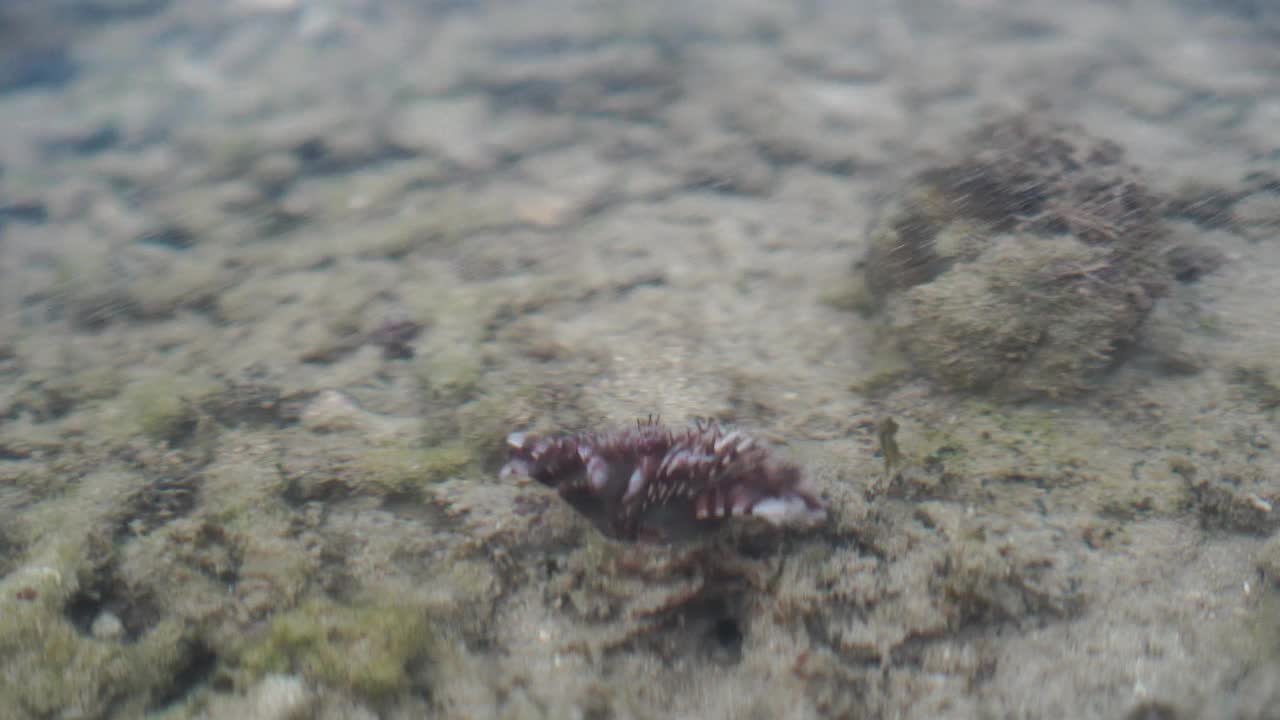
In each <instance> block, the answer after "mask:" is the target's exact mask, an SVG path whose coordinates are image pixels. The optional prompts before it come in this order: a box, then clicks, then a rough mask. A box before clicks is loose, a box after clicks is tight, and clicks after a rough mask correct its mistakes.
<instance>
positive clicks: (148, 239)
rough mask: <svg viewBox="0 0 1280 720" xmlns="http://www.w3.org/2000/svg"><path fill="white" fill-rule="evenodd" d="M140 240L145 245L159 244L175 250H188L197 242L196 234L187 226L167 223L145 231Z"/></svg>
mask: <svg viewBox="0 0 1280 720" xmlns="http://www.w3.org/2000/svg"><path fill="white" fill-rule="evenodd" d="M138 242H139V243H141V244H143V245H159V246H161V247H167V248H172V249H174V250H187V249H189V248H191V247H192V246H194V245H195V244H196V238H195V236H194V235H193V234H192V233H191V232H190V231H189V230H187V229H186V228H182V227H178V226H176V225H167V226H164V227H158V228H154V229H152V230H148V231H146V232H144V233H143V234H142V235H141V236H140V237H139V238H138Z"/></svg>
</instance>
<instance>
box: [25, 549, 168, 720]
mask: <svg viewBox="0 0 1280 720" xmlns="http://www.w3.org/2000/svg"><path fill="white" fill-rule="evenodd" d="M74 554H76V553H75V552H71V553H67V552H63V551H60V550H58V549H56V548H55V549H54V550H53V552H52V553H51V559H55V560H57V562H55V564H56V565H57V566H59V567H64V568H67V567H70V565H68V564H67V563H70V562H71V560H70V558H69V555H74ZM64 556H67V557H64ZM64 560H65V561H66V562H63V561H64ZM76 587H77V583H76V580H75V577H74V576H73V575H72V574H71V573H69V572H64V571H63V570H59V569H58V567H55V566H54V565H33V566H28V567H27V568H26V569H23V570H19V571H17V572H15V573H13V574H12V575H10V576H8V577H7V578H6V579H5V582H4V584H3V587H0V708H4V709H5V710H4V714H5V717H106V716H108V715H112V716H114V717H129V716H139V715H141V713H142V711H143V710H144V709H145V707H146V706H147V704H149V703H150V702H151V701H152V700H153V699H154V698H155V697H156V695H157V694H158V693H161V692H163V691H164V690H165V689H166V688H168V687H170V686H171V685H172V684H173V682H174V679H175V678H174V676H175V675H176V674H177V673H178V672H179V671H180V670H181V668H183V667H184V666H185V665H186V659H187V656H188V653H189V651H190V645H189V644H188V643H187V639H188V638H186V637H185V636H184V631H183V630H182V628H181V627H180V626H179V625H177V624H173V623H161V624H159V625H158V626H156V627H155V628H153V629H151V630H150V631H149V632H147V633H146V634H144V635H142V636H141V637H140V638H138V639H137V640H136V641H135V642H130V643H124V642H121V641H119V640H97V639H94V638H92V637H89V636H87V635H85V634H83V633H82V632H81V631H80V630H78V629H77V628H76V627H75V625H73V624H72V623H71V622H70V621H69V620H68V619H67V617H66V616H65V615H64V613H63V610H62V607H63V604H64V603H65V602H66V599H67V598H68V597H69V596H70V594H71V593H72V592H74V590H75V589H76ZM10 713H12V714H10Z"/></svg>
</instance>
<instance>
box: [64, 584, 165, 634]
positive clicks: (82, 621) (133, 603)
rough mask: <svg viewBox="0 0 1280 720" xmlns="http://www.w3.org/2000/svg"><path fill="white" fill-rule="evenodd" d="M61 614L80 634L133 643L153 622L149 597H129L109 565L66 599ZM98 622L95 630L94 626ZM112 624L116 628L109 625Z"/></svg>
mask: <svg viewBox="0 0 1280 720" xmlns="http://www.w3.org/2000/svg"><path fill="white" fill-rule="evenodd" d="M62 614H63V616H64V617H65V618H66V619H67V621H68V622H70V623H71V624H72V625H74V626H75V628H76V630H77V631H79V632H80V633H81V634H82V635H86V636H91V637H98V638H99V639H103V640H106V639H113V638H118V639H120V640H123V641H124V642H134V641H135V640H137V639H138V638H139V637H141V636H142V634H143V633H145V632H146V631H147V630H149V629H150V628H151V626H152V625H154V623H155V619H156V617H157V611H156V609H155V607H154V603H153V602H152V601H151V599H149V598H147V597H145V596H138V597H130V596H128V595H126V594H125V592H124V587H123V586H122V585H121V584H120V583H119V582H118V581H117V579H116V576H115V572H114V571H113V570H112V569H111V568H110V567H107V568H103V569H101V570H99V571H98V573H97V575H96V576H95V577H94V578H93V580H92V582H91V583H90V584H88V585H87V586H86V587H85V588H83V589H82V590H80V591H79V592H77V593H75V594H74V595H72V596H71V597H70V598H68V599H67V602H66V604H64V605H63V607H62ZM95 623H97V624H98V628H97V631H96V632H95V628H94V625H95ZM112 625H115V628H116V629H115V630H112V629H111V626H112Z"/></svg>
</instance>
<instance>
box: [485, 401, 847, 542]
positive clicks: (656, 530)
mask: <svg viewBox="0 0 1280 720" xmlns="http://www.w3.org/2000/svg"><path fill="white" fill-rule="evenodd" d="M507 445H508V447H509V450H510V459H509V460H508V462H507V464H506V465H505V466H504V467H503V468H502V476H503V477H510V476H513V475H514V476H518V475H524V476H528V477H530V478H532V479H534V480H537V481H538V482H540V483H542V484H543V485H547V486H549V487H553V488H555V489H556V490H557V491H558V492H559V493H560V497H562V498H564V500H565V501H566V502H568V503H569V504H570V505H572V506H573V508H574V509H576V510H577V511H578V512H580V513H582V514H583V515H584V516H586V517H587V518H588V519H589V520H591V522H592V523H593V524H594V525H595V526H596V527H597V528H598V529H599V530H600V532H602V533H604V534H605V535H607V536H609V537H611V538H616V539H620V540H643V541H649V542H662V541H669V540H679V539H684V538H688V537H690V536H692V535H694V534H696V533H698V532H700V531H703V530H709V529H712V528H715V527H716V526H718V525H720V524H721V523H722V522H723V521H724V520H725V519H727V518H730V517H734V516H752V517H756V518H760V519H763V520H765V521H767V522H770V523H774V524H790V523H793V522H801V523H812V522H816V521H820V520H822V519H823V518H824V517H825V509H824V507H823V504H822V502H821V501H819V499H818V498H817V497H816V496H815V495H814V494H813V493H812V492H811V491H810V490H809V489H808V487H807V483H806V480H805V476H804V473H803V472H802V471H801V469H800V467H799V466H797V465H794V464H792V463H789V462H785V461H783V460H780V459H778V458H776V457H774V454H773V452H772V451H770V450H769V448H768V447H766V446H765V445H764V444H763V443H762V442H761V441H760V440H758V439H757V438H755V437H752V436H751V435H748V434H746V433H744V432H742V431H740V430H726V429H725V428H723V427H721V426H720V425H718V424H716V423H714V422H710V421H705V420H700V421H698V422H697V423H696V424H695V425H694V426H693V427H691V428H688V429H685V430H679V431H673V430H670V429H668V428H667V427H666V426H664V425H663V424H662V423H661V422H659V421H658V420H656V419H654V418H652V417H650V418H649V419H648V420H642V421H638V422H637V423H636V426H635V427H634V428H628V429H626V430H621V431H609V432H586V433H578V434H574V435H560V436H551V437H537V436H533V435H528V434H525V433H512V434H511V435H509V436H507Z"/></svg>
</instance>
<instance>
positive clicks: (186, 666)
mask: <svg viewBox="0 0 1280 720" xmlns="http://www.w3.org/2000/svg"><path fill="white" fill-rule="evenodd" d="M217 666H218V655H217V653H215V652H214V651H213V650H212V649H211V648H209V647H208V646H206V645H204V644H202V643H195V644H192V645H191V646H190V647H189V648H188V650H187V653H186V657H185V659H184V661H183V662H182V664H181V665H179V666H178V667H177V672H175V673H174V675H173V677H172V678H171V679H170V680H169V684H168V685H167V686H165V687H163V688H162V689H160V690H159V691H157V693H156V696H155V700H154V701H153V702H152V704H151V707H150V708H148V709H149V710H150V711H152V712H155V711H158V710H162V709H164V708H166V707H168V706H169V705H173V704H174V703H178V702H181V701H182V700H184V699H185V698H186V697H187V695H188V694H189V693H191V691H192V690H195V689H196V688H199V687H200V686H201V685H204V684H205V683H206V682H208V681H209V679H210V677H211V676H212V675H213V671H214V670H215V669H216V668H217Z"/></svg>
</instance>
